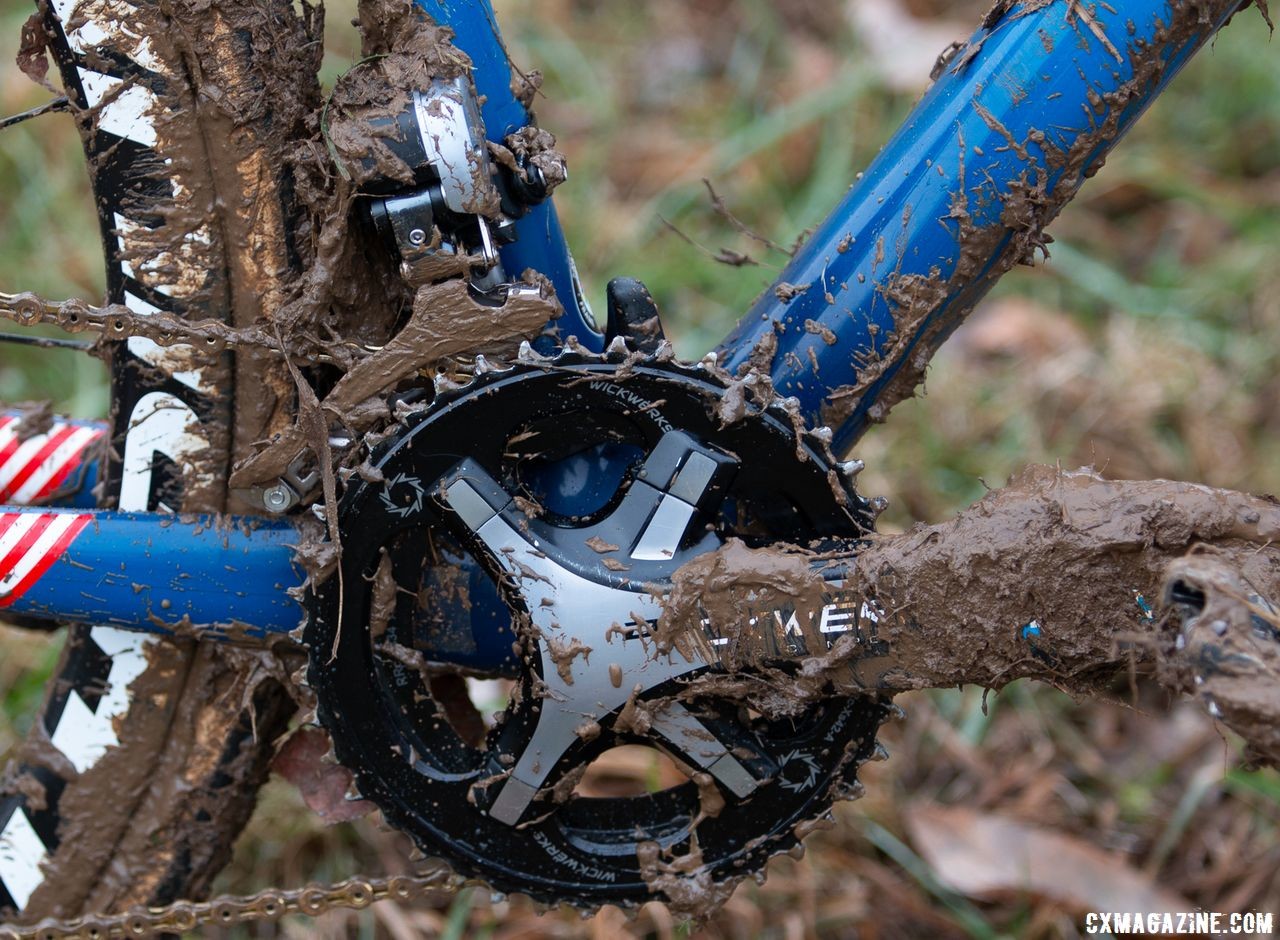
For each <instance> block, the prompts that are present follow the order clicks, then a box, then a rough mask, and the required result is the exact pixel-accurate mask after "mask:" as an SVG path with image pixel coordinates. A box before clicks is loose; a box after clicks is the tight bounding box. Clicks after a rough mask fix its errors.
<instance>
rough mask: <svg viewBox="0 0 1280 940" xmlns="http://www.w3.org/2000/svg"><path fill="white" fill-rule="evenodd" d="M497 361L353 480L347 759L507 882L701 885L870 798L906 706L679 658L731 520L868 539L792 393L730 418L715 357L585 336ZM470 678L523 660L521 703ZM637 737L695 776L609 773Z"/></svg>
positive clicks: (411, 828)
mask: <svg viewBox="0 0 1280 940" xmlns="http://www.w3.org/2000/svg"><path fill="white" fill-rule="evenodd" d="M478 371H479V374H477V376H476V377H475V379H474V380H473V381H471V382H470V383H469V384H468V385H466V386H465V387H463V388H461V389H457V390H453V391H447V392H443V393H440V394H438V395H437V397H436V399H435V400H434V401H433V402H432V403H431V404H430V405H429V406H428V407H427V408H426V409H425V410H424V411H422V412H421V413H419V414H417V415H415V416H413V417H411V418H410V419H408V421H407V424H406V425H405V426H404V428H403V430H401V431H400V432H399V433H397V434H396V435H395V436H394V438H392V439H391V440H389V441H388V442H387V443H386V444H385V445H383V446H382V448H381V449H380V450H379V451H378V452H377V453H376V454H375V455H374V456H373V458H372V459H371V460H370V465H371V467H372V469H371V470H370V469H369V468H367V467H366V468H364V469H363V470H362V472H361V474H360V475H359V476H353V477H352V479H351V482H350V484H349V488H348V490H347V492H346V494H345V496H344V498H343V500H342V503H341V514H340V525H339V528H340V532H341V537H342V543H343V544H342V555H341V571H340V577H333V578H330V579H329V580H328V581H327V582H325V583H324V584H322V585H321V586H320V587H318V588H317V589H316V592H315V594H314V596H313V600H312V611H311V619H310V623H309V626H308V628H307V635H306V639H307V643H308V646H309V648H310V650H311V663H310V669H309V680H310V684H311V686H312V688H313V689H314V691H315V693H316V696H317V699H318V703H319V710H318V713H319V718H320V721H321V722H322V723H323V725H324V726H325V727H326V728H327V729H328V730H329V732H330V733H331V735H332V737H333V742H334V751H335V754H336V757H337V759H338V760H339V761H340V762H341V763H342V764H343V765H345V766H346V767H348V768H349V769H350V770H351V771H352V772H353V773H354V775H355V780H356V785H357V788H358V790H359V793H360V795H361V796H362V797H364V798H366V799H368V800H371V801H373V802H374V803H375V804H376V805H377V806H378V807H379V808H380V809H381V810H382V812H383V814H384V816H385V817H386V819H387V821H388V822H389V823H390V824H391V825H393V826H395V827H396V828H398V829H401V830H403V831H405V832H407V833H409V834H410V835H411V836H412V837H413V838H414V840H415V841H416V842H417V844H418V846H419V847H420V849H421V850H422V851H424V852H425V853H427V854H428V855H431V856H437V857H442V858H444V859H446V860H448V861H449V862H450V863H451V864H452V865H454V866H455V867H456V868H457V869H458V870H459V871H460V872H462V873H465V874H469V875H476V876H479V877H481V878H483V879H485V880H486V881H487V882H489V883H490V884H491V885H492V886H494V887H495V888H496V889H498V890H502V891H515V892H521V893H525V894H528V895H531V896H533V897H535V898H537V899H539V900H543V901H547V902H561V901H569V902H572V903H575V904H577V905H579V906H584V907H594V906H598V905H600V904H603V903H619V904H639V903H643V902H645V901H648V900H654V899H664V898H665V899H667V900H679V899H680V897H681V895H682V894H683V896H684V900H685V902H686V903H687V902H688V898H689V896H688V893H687V892H688V890H689V886H690V885H691V884H697V885H702V886H703V887H704V888H705V887H708V886H709V885H710V884H712V883H732V882H735V881H737V880H739V879H740V878H742V877H744V876H746V875H750V874H753V873H755V872H758V871H759V870H760V869H761V868H762V867H763V866H764V863H765V862H766V861H767V860H768V859H769V858H770V857H771V856H773V855H775V854H777V853H779V852H784V851H787V850H788V849H791V848H792V847H794V846H795V844H796V843H797V841H798V839H799V836H800V835H801V834H803V832H804V831H807V830H806V825H805V824H806V823H808V822H809V821H811V820H815V819H818V818H820V817H822V816H824V815H825V814H826V813H828V812H829V809H830V805H831V802H832V800H833V799H834V798H836V797H838V796H841V795H847V794H850V793H852V792H855V791H856V782H855V775H856V771H857V766H858V764H860V763H861V762H862V761H864V760H866V759H867V758H868V757H870V756H871V755H872V754H873V752H874V749H875V747H876V744H875V733H876V729H877V727H878V726H879V724H880V722H881V720H882V719H883V718H884V716H885V714H886V711H887V708H888V706H887V705H885V704H884V703H881V702H879V701H875V700H870V699H859V700H853V699H845V700H832V701H830V702H824V703H822V704H820V705H818V706H815V707H813V708H811V709H810V710H809V711H807V712H805V713H803V714H801V715H799V716H796V717H780V716H776V715H763V714H758V713H756V712H753V711H751V710H750V709H748V708H746V707H745V706H742V705H740V704H739V703H737V702H735V701H732V700H728V699H723V698H716V697H714V695H710V696H709V695H703V694H693V693H690V694H687V695H686V694H682V692H684V691H685V690H686V689H687V688H688V682H689V680H690V679H691V678H692V677H694V676H698V675H701V674H705V673H706V672H708V671H709V670H712V669H714V668H718V665H717V666H713V665H712V664H709V663H708V662H706V661H703V660H702V659H700V658H698V656H697V654H689V655H686V654H684V653H682V652H680V651H678V650H670V651H667V652H660V651H659V649H658V647H657V644H656V643H655V642H654V641H653V639H652V635H651V634H652V630H653V627H654V625H655V624H656V622H657V621H658V618H659V617H660V615H661V613H662V598H663V595H664V593H665V592H666V591H668V590H669V588H670V584H671V578H672V575H673V573H674V572H675V571H676V569H677V568H679V567H680V566H681V565H682V564H684V563H685V562H687V561H689V560H690V559H692V558H694V557H696V556H698V555H700V554H702V553H704V552H707V551H710V550H712V549H714V548H716V547H718V546H719V545H721V544H722V543H723V542H724V540H725V539H727V538H729V537H731V536H733V537H737V538H740V539H742V540H744V541H746V542H748V543H749V544H757V545H767V544H773V543H776V542H788V541H789V542H800V543H807V542H809V541H810V540H812V539H815V538H843V539H847V538H850V537H854V538H856V537H857V536H859V535H861V534H864V533H865V532H866V531H867V530H868V529H869V528H870V525H871V518H872V513H871V512H870V511H869V508H868V504H867V503H866V502H865V501H864V500H862V499H861V498H860V497H859V496H858V495H857V494H856V493H855V492H854V491H853V490H852V488H851V486H848V484H847V482H845V481H842V480H840V478H839V475H838V474H835V473H831V472H829V470H830V463H829V461H828V459H827V458H826V457H825V456H824V454H823V453H822V452H821V448H820V447H819V446H815V442H814V441H812V440H810V439H809V436H808V435H798V434H797V432H796V430H795V427H794V424H793V422H792V420H791V419H790V417H789V416H788V415H787V413H786V412H785V411H784V410H783V409H781V408H778V407H776V406H772V405H770V406H756V405H750V404H747V405H744V407H741V408H738V409H736V411H737V412H738V414H737V415H735V418H736V419H735V420H732V421H729V422H727V423H726V422H724V421H722V420H721V418H720V417H719V415H720V414H721V413H722V411H721V409H720V408H719V406H720V405H721V404H722V402H723V400H724V399H725V396H726V394H728V390H727V388H726V385H725V383H724V382H722V381H721V380H720V379H718V378H716V377H715V376H714V374H713V373H712V372H711V371H709V370H704V369H697V368H690V367H686V366H681V365H677V364H675V363H674V362H672V361H670V360H669V359H667V360H663V359H661V358H655V359H649V360H643V361H640V362H637V361H635V360H634V359H626V360H624V358H623V357H622V356H618V355H615V356H612V357H608V358H600V357H593V356H589V355H586V354H580V353H569V354H565V355H562V356H561V357H559V358H558V359H555V360H550V361H544V362H532V361H528V360H525V361H522V362H520V363H518V364H516V365H514V366H512V367H511V368H508V369H506V370H496V371H484V370H478ZM742 412H745V414H742ZM494 595H497V596H498V597H500V602H497V603H496V609H497V610H499V611H501V612H502V615H501V616H499V617H498V618H497V619H496V620H495V619H494V618H493V617H492V615H491V614H489V613H486V611H491V610H492V609H494V607H493V606H491V602H494V601H496V598H495V597H494ZM464 674H466V675H470V676H472V677H474V676H477V675H482V676H483V675H488V676H506V677H508V679H509V684H510V685H511V686H512V691H511V693H510V699H509V701H508V702H507V703H506V705H505V708H504V709H502V711H501V713H500V714H498V715H497V716H496V720H494V721H491V722H486V720H485V716H483V715H482V714H481V713H480V712H479V710H478V709H477V708H476V707H475V705H473V703H472V701H471V697H470V695H469V694H468V688H469V686H468V683H467V681H466V680H464V678H463V675H464ZM470 688H475V684H474V682H473V683H472V684H471V686H470ZM621 745H643V746H647V747H649V748H652V749H656V750H657V751H660V752H662V753H663V754H665V755H667V756H668V757H670V758H671V760H672V761H673V762H674V765H675V767H676V768H679V769H680V770H681V771H683V774H684V777H683V778H682V779H683V782H681V783H677V784H675V785H669V786H666V787H665V788H661V787H659V786H657V785H655V786H653V787H651V788H650V792H641V793H638V794H633V795H628V796H603V795H600V794H599V793H598V792H595V791H591V790H590V789H589V788H587V790H586V792H584V786H583V782H582V781H583V776H584V773H588V772H589V768H590V767H591V766H592V764H593V762H595V761H597V760H598V759H600V758H601V757H602V755H605V754H606V752H609V751H610V750H611V749H613V748H616V747H619V746H621ZM588 779H589V774H588Z"/></svg>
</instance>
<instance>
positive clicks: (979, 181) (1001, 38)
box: [720, 0, 1239, 452]
mask: <svg viewBox="0 0 1280 940" xmlns="http://www.w3.org/2000/svg"><path fill="white" fill-rule="evenodd" d="M1113 3H1114V4H1115V6H1114V7H1113V6H1112V5H1109V4H1107V3H1099V4H1096V5H1095V4H1082V3H1077V2H1074V0H1071V2H1068V0H1050V2H1048V3H1044V2H1036V0H1029V2H1026V3H1022V4H1018V5H1011V6H1010V7H1009V8H1008V9H1006V10H1005V11H1004V12H1003V13H999V14H998V13H993V14H989V15H988V22H987V23H985V24H984V26H983V28H981V29H979V31H978V32H977V33H975V34H974V36H973V38H972V39H971V40H970V41H969V44H968V46H967V47H966V48H965V49H962V50H961V51H960V52H959V53H958V54H957V56H956V57H955V58H954V59H953V60H952V61H951V63H949V64H948V65H947V66H946V67H945V69H944V71H943V74H941V75H940V76H939V77H938V79H937V81H936V82H935V84H934V85H933V87H932V88H931V89H930V90H929V91H928V93H927V94H926V95H925V96H924V98H923V99H922V100H921V101H920V103H919V104H918V105H917V106H916V108H915V109H914V110H913V111H912V113H911V115H910V116H909V117H908V118H907V121H906V122H905V124H904V125H903V126H902V128H901V129H900V130H899V131H898V132H897V134H896V135H895V136H894V138H893V139H892V140H891V141H890V142H889V144H888V145H887V146H886V147H885V148H884V150H882V151H881V153H880V155H879V157H877V159H876V160H875V161H874V162H873V163H872V165H871V167H870V168H869V169H868V170H867V172H866V174H865V176H864V178H863V179H862V181H861V182H860V183H859V184H858V185H856V186H855V187H854V189H852V190H851V191H850V193H849V195H848V196H846V198H845V199H844V200H843V202H842V203H841V204H840V205H839V207H837V208H836V210H835V211H834V212H833V213H832V215H831V216H830V217H829V218H828V219H827V220H826V221H825V222H824V223H823V224H822V226H821V227H820V228H819V229H818V230H817V232H815V234H814V235H813V237H812V238H810V240H809V241H808V242H807V244H806V245H805V246H804V248H803V249H802V250H801V251H800V252H799V253H798V254H797V255H796V257H795V258H794V259H793V260H792V261H791V263H790V264H789V265H788V266H787V268H786V269H785V270H784V271H783V273H782V275H781V277H780V278H779V281H778V282H777V284H775V286H774V288H773V289H770V290H769V291H767V292H766V293H765V294H764V295H762V296H761V298H760V299H759V300H757V301H756V304H755V305H754V307H753V308H752V309H751V311H750V312H748V313H747V315H746V316H745V317H744V318H743V319H742V320H741V321H740V322H739V324H738V326H737V327H736V329H735V330H734V332H733V333H732V334H731V335H730V337H729V338H728V339H726V340H725V342H724V343H723V344H722V346H721V348H720V353H721V361H722V363H724V364H725V365H726V367H727V368H728V369H729V370H730V371H735V370H737V369H738V368H739V367H741V366H743V365H745V364H746V363H747V362H748V360H749V359H750V358H751V356H752V353H753V351H755V350H757V348H758V347H760V348H761V349H762V350H765V351H767V348H768V344H771V343H773V342H775V340H776V343H777V349H776V352H775V353H774V356H773V360H772V369H771V371H772V376H773V380H774V383H775V385H776V387H777V388H778V389H779V391H780V392H781V393H782V394H784V395H793V396H795V397H796V398H798V399H799V400H800V403H801V407H802V409H803V412H804V414H805V417H806V419H807V420H808V421H809V422H810V423H811V424H813V425H828V426H830V427H831V428H832V430H833V431H834V432H835V437H834V442H835V445H836V447H837V452H841V451H844V450H847V449H848V447H849V446H851V445H852V444H853V443H854V442H855V441H856V440H857V439H858V438H859V437H860V436H861V434H862V433H863V431H865V430H866V428H867V426H868V425H869V424H870V423H872V422H875V421H879V420H883V418H884V416H885V414H887V412H888V409H889V408H891V407H892V406H893V405H894V404H896V403H897V402H898V401H900V400H902V399H903V398H905V397H907V396H909V395H910V394H911V392H912V389H914V387H915V386H916V384H917V383H918V382H919V381H921V380H922V379H923V376H924V367H925V366H926V365H927V363H928V359H929V356H930V355H931V354H932V352H933V351H934V350H935V349H936V348H937V347H938V346H939V345H940V344H941V343H942V341H943V340H944V339H946V337H947V336H948V335H949V334H950V333H951V332H952V331H953V330H954V329H955V327H956V326H958V325H959V323H960V322H961V321H962V320H963V319H964V316H965V314H967V313H968V311H969V310H970V309H972V307H973V305H974V304H975V303H976V302H977V300H978V299H979V298H980V297H981V296H982V295H983V294H984V293H985V292H986V291H987V289H988V288H990V286H991V285H992V284H993V283H995V281H996V279H997V278H998V277H999V276H1000V275H1001V274H1003V273H1004V271H1006V270H1007V269H1008V268H1009V267H1011V266H1012V265H1013V264H1015V263H1018V262H1019V261H1029V260H1030V257H1031V254H1032V252H1034V251H1035V249H1036V248H1037V247H1038V246H1039V245H1040V238H1039V233H1040V230H1041V228H1042V227H1043V225H1044V224H1046V223H1047V222H1048V221H1049V220H1050V219H1051V218H1053V216H1054V215H1056V214H1057V212H1058V210H1059V209H1060V208H1061V207H1062V206H1063V205H1064V204H1065V203H1066V202H1067V201H1068V200H1069V199H1070V198H1071V196H1072V195H1073V194H1074V193H1075V191H1076V190H1077V189H1078V188H1079V186H1080V184H1081V183H1082V182H1083V181H1084V179H1085V178H1087V177H1088V176H1090V175H1092V174H1093V173H1094V172H1096V171H1097V169H1098V168H1099V167H1100V166H1101V164H1102V161H1103V159H1104V158H1105V156H1106V154H1107V153H1108V151H1109V150H1110V148H1111V147H1112V145H1114V144H1115V142H1116V141H1117V140H1118V139H1119V138H1120V136H1121V135H1123V134H1124V132H1125V131H1126V130H1127V129H1128V128H1129V127H1130V126H1131V125H1132V123H1133V121H1134V120H1135V119H1136V118H1137V117H1138V116H1139V115H1140V114H1141V113H1142V111H1143V110H1144V109H1145V108H1146V107H1147V105H1148V104H1150V102H1151V101H1152V100H1153V99H1154V98H1155V96H1156V95H1157V94H1159V92H1160V91H1161V90H1162V89H1163V87H1164V86H1165V84H1166V83H1167V82H1168V81H1169V79H1170V78H1172V77H1173V75H1174V74H1175V73H1176V72H1177V71H1178V69H1179V68H1180V67H1181V66H1182V65H1183V64H1184V63H1185V61H1186V60H1187V59H1188V58H1189V57H1190V56H1191V54H1192V53H1193V52H1194V51H1195V50H1196V49H1197V48H1198V47H1199V46H1200V45H1201V44H1202V43H1203V42H1204V41H1205V40H1206V39H1207V38H1208V37H1209V36H1211V35H1212V34H1213V32H1214V31H1215V30H1216V29H1217V27H1218V26H1220V25H1221V24H1222V23H1223V22H1224V21H1225V20H1226V19H1227V18H1228V17H1229V16H1230V14H1231V13H1232V12H1233V11H1234V10H1235V9H1236V8H1237V7H1238V5H1239V3H1238V0H1229V2H1223V0H1206V2H1200V3H1191V2H1181V0H1173V2H1172V3H1170V2H1168V0H1113ZM762 343H763V344H765V345H764V346H763V347H761V345H760V344H762Z"/></svg>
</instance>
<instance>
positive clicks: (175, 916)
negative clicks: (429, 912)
mask: <svg viewBox="0 0 1280 940" xmlns="http://www.w3.org/2000/svg"><path fill="white" fill-rule="evenodd" d="M462 883H463V879H462V878H461V877H459V876H458V875H455V874H454V873H453V872H451V871H450V870H449V869H448V868H445V867H444V866H441V867H440V868H438V869H436V870H435V871H431V872H427V873H425V874H419V875H396V876H394V877H390V878H359V877H356V878H348V879H346V880H345V881H338V882H334V883H332V884H328V885H315V884H312V885H307V886H306V887H303V888H294V889H292V890H289V891H281V890H277V889H268V890H266V891H259V892H258V893H257V894H249V895H223V896H221V897H217V898H214V899H213V900H211V901H175V902H174V903H172V904H167V905H164V906H163V907H148V908H134V909H133V910H130V911H126V912H125V913H123V914H90V915H86V916H84V917H75V918H68V919H66V920H56V919H46V920H42V921H41V922H40V923H38V924H33V925H31V926H29V927H16V926H9V925H0V940H122V938H132V937H152V936H156V935H157V934H166V933H174V934H181V933H185V932H189V931H192V930H195V929H196V928H198V927H203V926H209V925H214V924H216V925H217V926H219V927H232V926H236V925H239V924H250V923H256V922H259V921H267V920H278V919H279V918H281V917H284V916H285V915H287V914H301V915H303V916H305V917H318V916H320V915H321V914H324V913H326V912H328V911H332V910H357V911H358V910H364V909H365V908H367V907H369V905H371V904H376V903H377V902H378V901H401V902H404V901H410V900H413V899H414V898H415V897H418V896H420V895H423V894H425V893H426V892H428V891H449V892H453V891H457V890H458V888H459V887H461V885H462Z"/></svg>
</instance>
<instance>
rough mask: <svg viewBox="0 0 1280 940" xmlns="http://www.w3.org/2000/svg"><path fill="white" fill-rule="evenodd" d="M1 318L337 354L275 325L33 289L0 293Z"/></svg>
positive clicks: (197, 343) (166, 340) (220, 345)
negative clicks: (54, 296)
mask: <svg viewBox="0 0 1280 940" xmlns="http://www.w3.org/2000/svg"><path fill="white" fill-rule="evenodd" d="M0 318H3V319H5V320H8V321H10V322H12V323H16V324H18V325H19V326H57V327H61V328H62V329H64V330H66V331H67V332H68V333H83V332H93V333H97V334H99V335H101V336H102V337H103V338H105V339H109V340H123V339H128V338H129V337H131V336H142V337H145V338H147V339H149V340H151V341H152V342H154V343H156V344H157V345H160V346H174V345H178V344H184V345H189V346H192V347H194V348H196V349H199V350H203V351H205V352H208V353H219V352H222V351H223V350H225V349H227V348H229V347H233V346H234V347H240V348H245V347H252V348H257V349H263V350H267V351H269V352H272V353H275V354H276V355H280V356H284V355H286V354H287V355H288V356H290V357H291V358H294V359H317V360H325V359H329V358H332V356H331V354H329V353H326V352H325V351H324V348H325V347H328V346H331V345H332V343H331V342H326V343H325V344H324V345H323V346H322V344H321V343H320V342H319V341H311V340H308V339H306V338H305V337H299V336H297V335H296V334H293V335H291V336H290V345H289V348H288V349H287V350H286V349H285V348H284V347H283V346H282V345H281V342H280V340H279V338H278V337H277V336H276V334H275V332H274V331H273V330H271V329H269V328H263V327H258V326H249V327H237V326H231V325H229V324H227V323H223V322H222V321H220V320H210V319H206V320H186V319H183V318H182V317H179V316H176V315H174V314H172V313H168V312H166V311H163V310H159V311H156V312H154V313H146V314H140V313H137V312H135V311H133V310H130V309H129V308H128V307H126V306H124V305H123V304H108V305H107V306H104V307H95V306H93V305H91V304H89V303H86V302H85V301H83V300H80V299H77V298H72V299H70V300H46V299H45V298H43V297H39V296H37V295H35V294H33V293H31V292H29V291H25V292H23V293H20V294H6V293H3V292H0ZM344 352H347V353H349V354H350V353H354V354H356V355H359V354H360V353H362V352H365V350H362V349H360V348H359V347H354V346H351V347H350V348H349V349H346V350H344Z"/></svg>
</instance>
